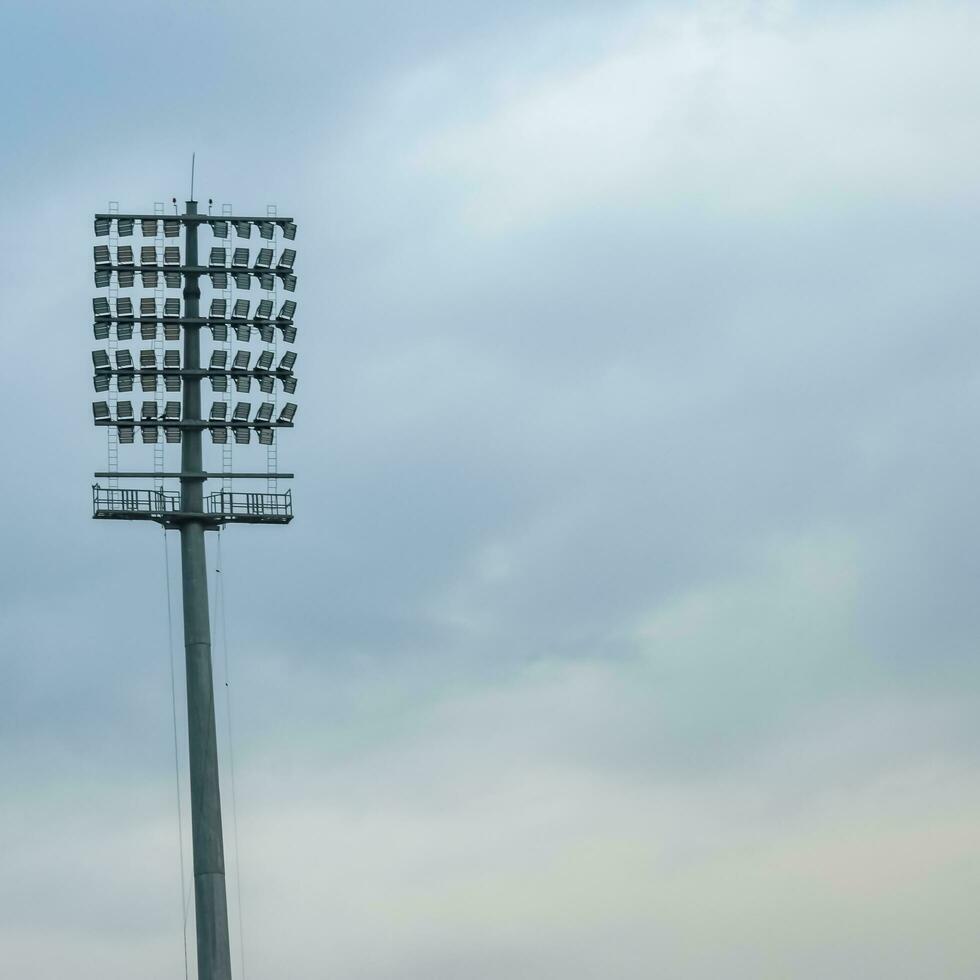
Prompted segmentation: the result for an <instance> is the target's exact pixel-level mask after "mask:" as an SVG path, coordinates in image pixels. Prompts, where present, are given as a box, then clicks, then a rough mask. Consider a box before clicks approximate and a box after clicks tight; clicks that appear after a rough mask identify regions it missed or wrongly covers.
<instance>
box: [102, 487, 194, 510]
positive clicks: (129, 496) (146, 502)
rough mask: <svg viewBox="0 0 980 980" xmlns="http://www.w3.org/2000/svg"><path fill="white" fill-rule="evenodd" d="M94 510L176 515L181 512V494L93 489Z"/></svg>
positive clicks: (162, 491) (156, 491)
mask: <svg viewBox="0 0 980 980" xmlns="http://www.w3.org/2000/svg"><path fill="white" fill-rule="evenodd" d="M92 509H93V512H94V514H95V516H96V517H98V516H99V514H106V513H116V514H174V513H177V512H178V511H179V510H180V494H179V493H172V492H168V491H166V490H120V489H119V488H111V487H110V488H104V487H100V486H99V485H98V484H97V483H96V484H95V486H94V487H92Z"/></svg>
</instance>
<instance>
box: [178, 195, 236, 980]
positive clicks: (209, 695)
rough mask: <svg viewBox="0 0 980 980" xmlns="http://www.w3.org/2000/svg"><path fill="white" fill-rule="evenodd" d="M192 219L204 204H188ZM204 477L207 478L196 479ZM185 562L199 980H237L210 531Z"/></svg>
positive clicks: (189, 532)
mask: <svg viewBox="0 0 980 980" xmlns="http://www.w3.org/2000/svg"><path fill="white" fill-rule="evenodd" d="M187 213H188V214H196V213H197V203H196V202H195V201H188V202H187ZM184 227H185V229H186V232H185V233H186V250H187V255H186V263H187V265H191V266H194V265H197V225H196V224H186V225H185V226H184ZM198 278H199V276H198V274H197V273H186V274H185V277H184V316H185V317H197V316H199V315H200V300H201V288H200V285H199V284H198ZM200 329H201V328H200V327H199V326H185V327H184V367H186V368H199V367H200V366H201V338H200ZM183 417H184V419H185V420H190V421H194V420H199V419H200V418H201V379H200V378H194V377H185V379H184V412H183ZM201 435H202V433H201V430H200V429H185V430H184V433H183V439H182V442H181V467H180V469H181V472H182V473H184V474H188V475H186V476H182V477H181V480H180V492H181V510H182V511H184V512H185V513H187V512H190V513H195V514H199V513H202V512H203V508H204V467H203V461H202V456H201ZM198 473H200V474H201V476H196V475H192V474H198ZM180 559H181V572H182V576H183V595H184V646H185V649H186V658H187V728H188V747H189V750H190V772H191V825H192V837H193V842H194V908H195V913H196V916H197V976H198V980H231V955H230V950H229V945H228V900H227V897H226V893H225V856H224V843H223V840H222V833H221V793H220V789H219V786H218V747H217V744H216V731H215V719H214V679H213V676H212V668H211V626H210V621H209V617H208V579H207V563H206V556H205V548H204V524H203V522H202V521H195V520H193V519H192V520H187V521H185V522H184V523H183V524H181V527H180Z"/></svg>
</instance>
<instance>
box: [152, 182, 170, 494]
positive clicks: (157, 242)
mask: <svg viewBox="0 0 980 980" xmlns="http://www.w3.org/2000/svg"><path fill="white" fill-rule="evenodd" d="M163 212H164V204H163V201H155V202H154V204H153V213H154V214H155V215H157V216H158V217H159V221H157V233H156V236H155V237H154V239H153V247H154V248H155V249H156V253H157V265H158V266H159V267H160V270H161V271H160V273H159V275H158V276H157V286H156V289H154V290H153V308H154V310H155V311H156V315H157V317H162V316H163V300H164V292H163V282H164V280H163V246H164V238H163ZM153 331H154V332H153V354H154V357H155V358H156V362H157V370H158V371H162V370H163V351H164V345H163V326H162V323H161V322H159V321H158V322H157V323H156V324H155V325H154V327H153ZM166 399H167V388H166V385H165V384H164V381H163V376H162V375H160V374H158V375H157V398H156V400H157V417H158V418H161V419H162V418H163V408H164V402H165V401H166ZM166 445H167V440H166V437H165V435H164V431H163V426H162V425H161V426H160V427H159V428H158V429H157V441H156V442H155V443H154V444H153V485H154V486H155V487H156V489H157V490H163V473H164V469H165V466H164V463H165V458H164V454H165V452H166Z"/></svg>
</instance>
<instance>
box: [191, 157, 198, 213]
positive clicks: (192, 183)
mask: <svg viewBox="0 0 980 980" xmlns="http://www.w3.org/2000/svg"><path fill="white" fill-rule="evenodd" d="M196 156H197V154H196V153H191V200H192V201H193V200H194V158H195V157H196Z"/></svg>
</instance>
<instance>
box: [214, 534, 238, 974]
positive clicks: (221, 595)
mask: <svg viewBox="0 0 980 980" xmlns="http://www.w3.org/2000/svg"><path fill="white" fill-rule="evenodd" d="M224 567H225V563H224V559H223V558H222V557H221V528H220V527H219V528H218V567H217V569H216V572H217V578H218V582H217V585H218V596H217V598H218V604H219V605H220V607H221V644H222V647H223V649H224V665H225V717H226V719H227V722H228V770H229V776H230V783H231V826H232V832H233V834H234V837H235V892H236V896H237V899H238V958H239V962H240V963H241V968H242V980H245V929H244V927H243V925H242V861H241V855H240V852H239V848H238V798H237V797H238V794H237V792H236V790H235V741H234V738H233V729H232V724H231V686H230V683H229V676H230V675H229V672H228V618H227V614H226V612H225V608H226V606H225V576H224Z"/></svg>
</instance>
